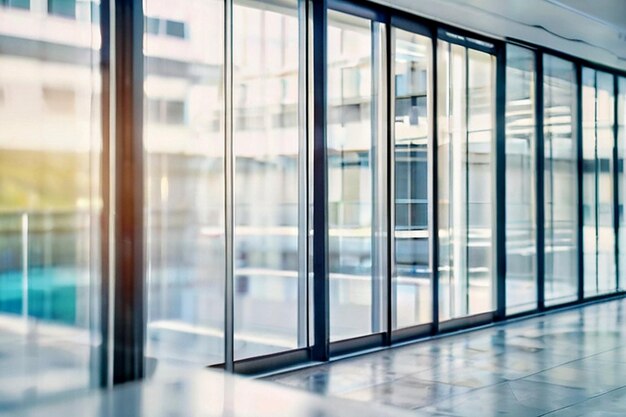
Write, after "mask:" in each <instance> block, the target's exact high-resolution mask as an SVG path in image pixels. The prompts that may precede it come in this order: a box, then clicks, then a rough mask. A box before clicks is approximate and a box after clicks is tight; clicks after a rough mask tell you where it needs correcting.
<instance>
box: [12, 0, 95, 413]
mask: <svg viewBox="0 0 626 417" xmlns="http://www.w3.org/2000/svg"><path fill="white" fill-rule="evenodd" d="M9 4H10V5H11V6H16V7H20V6H19V5H27V4H28V2H20V1H13V0H12V1H10V2H9ZM44 4H45V3H44ZM2 14H3V20H2V24H0V38H2V42H3V46H4V45H5V42H6V39H11V42H12V43H14V44H15V46H16V47H15V48H13V47H11V48H4V47H0V91H2V93H1V96H2V99H1V100H0V101H1V104H0V126H2V127H1V128H0V232H1V234H2V238H1V239H0V340H1V343H0V367H1V368H2V370H3V371H2V372H1V373H0V391H1V392H2V395H0V409H3V410H7V409H8V410H10V409H11V407H13V406H15V405H17V404H18V403H20V402H32V401H33V400H34V399H41V398H43V397H46V396H49V395H52V394H57V393H61V392H68V391H75V390H83V389H86V388H90V387H95V386H97V385H98V381H99V379H100V363H101V357H100V353H101V348H102V343H103V340H102V337H101V332H100V325H99V324H100V317H101V316H100V308H101V305H100V303H101V298H100V290H101V287H100V283H101V281H100V278H101V276H100V271H101V266H102V265H101V259H100V249H101V246H100V241H101V236H100V218H101V217H100V214H101V206H102V200H101V198H100V188H99V187H100V181H101V177H100V169H101V165H100V157H101V153H100V151H101V149H102V137H101V132H102V120H101V106H100V102H101V83H102V79H101V74H100V28H99V26H98V25H91V24H81V23H80V22H76V21H68V22H65V23H66V24H65V25H63V30H59V27H58V26H56V25H51V24H47V20H49V19H50V18H49V17H48V16H47V15H39V14H36V13H24V12H23V10H17V9H12V8H8V9H4V10H2ZM25 34H27V36H25ZM51 50H52V51H54V50H63V51H64V53H63V54H62V57H61V56H59V55H58V54H54V53H49V52H50V51H51ZM9 414H11V411H9ZM18 414H19V413H18Z"/></svg>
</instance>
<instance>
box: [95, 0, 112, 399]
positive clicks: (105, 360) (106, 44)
mask: <svg viewBox="0 0 626 417" xmlns="http://www.w3.org/2000/svg"><path fill="white" fill-rule="evenodd" d="M114 5H115V1H110V0H102V1H101V2H100V39H102V47H101V48H100V65H101V71H102V76H101V77H102V78H101V83H102V94H101V95H100V97H101V106H102V107H101V112H102V157H101V158H102V159H101V163H100V178H101V183H100V191H101V198H102V210H101V212H100V230H101V242H100V259H101V262H100V274H101V275H100V276H101V285H100V331H101V333H102V344H101V351H100V356H99V358H100V360H99V368H100V378H99V379H100V381H99V383H100V386H101V387H107V386H111V384H112V383H113V373H112V370H113V367H112V363H113V338H112V337H111V331H110V328H111V325H112V321H113V320H112V319H113V309H112V308H111V302H112V300H113V295H112V291H113V288H114V287H113V283H112V280H111V268H110V266H111V265H112V261H111V255H112V254H114V253H115V252H114V251H113V250H112V249H110V247H112V245H113V244H114V239H112V229H111V227H110V225H111V223H112V219H111V210H110V207H111V201H114V198H113V197H112V196H111V187H110V182H111V181H110V180H111V176H110V172H112V170H111V169H110V165H111V161H112V160H111V157H110V150H111V149H110V148H111V140H110V138H111V136H110V134H111V131H115V130H114V129H113V128H112V126H111V120H112V117H111V114H112V109H113V107H111V105H112V103H113V102H114V100H113V98H114V97H115V94H114V89H112V88H111V79H112V78H111V77H112V75H114V74H115V71H114V67H113V65H114V61H113V59H112V58H113V57H112V55H113V54H112V53H111V44H112V43H113V42H114V40H115V39H114V35H115V32H114V31H113V30H111V29H112V28H113V24H112V22H115V19H114V14H113V13H112V12H113V11H114V10H115V9H114ZM113 120H114V118H113Z"/></svg>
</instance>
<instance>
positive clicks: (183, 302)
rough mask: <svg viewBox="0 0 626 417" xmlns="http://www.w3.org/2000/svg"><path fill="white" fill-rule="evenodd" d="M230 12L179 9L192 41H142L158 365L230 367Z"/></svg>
mask: <svg viewBox="0 0 626 417" xmlns="http://www.w3.org/2000/svg"><path fill="white" fill-rule="evenodd" d="M144 7H145V12H146V14H149V15H151V16H169V15H171V14H172V4H171V3H170V2H162V1H159V0H147V1H146V2H145V5H144ZM223 7H224V6H223V2H222V1H220V0H209V1H203V2H186V1H181V2H177V3H176V16H177V18H180V20H181V21H182V20H184V21H185V22H186V24H188V25H190V29H191V30H190V33H192V34H193V36H190V37H189V38H188V39H179V38H173V37H165V36H158V37H157V36H146V37H145V43H144V52H145V55H146V58H145V61H144V69H145V81H144V91H145V104H144V112H145V117H144V144H145V161H144V169H145V174H144V175H145V204H146V219H145V222H146V237H145V238H146V274H147V287H146V291H147V299H148V301H147V303H148V305H147V335H146V355H147V356H148V357H151V358H156V359H158V360H176V361H183V362H192V363H198V364H203V365H207V364H214V363H220V362H223V361H224V352H223V350H224V347H223V346H224V342H223V332H224V324H223V322H224V265H225V264H224V262H225V261H224V257H225V255H224V247H225V243H224V153H223V152H224V133H223V126H224V109H223V103H224V99H223V85H224V82H223V71H224V65H223V60H224V51H223V44H224V37H223V33H224V10H223ZM146 29H147V30H150V27H149V26H148V27H147V28H146Z"/></svg>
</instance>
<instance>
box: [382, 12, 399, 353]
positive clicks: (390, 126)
mask: <svg viewBox="0 0 626 417" xmlns="http://www.w3.org/2000/svg"><path fill="white" fill-rule="evenodd" d="M386 26H387V30H386V32H385V33H386V35H387V36H386V38H385V43H386V51H385V52H386V53H385V57H384V59H385V60H386V63H385V64H386V68H387V71H386V72H387V80H386V81H387V82H386V86H387V95H386V100H387V101H386V106H387V118H386V119H387V120H386V121H385V122H386V123H387V142H386V143H387V182H386V184H387V202H386V204H387V241H386V244H387V256H388V258H387V266H386V274H387V277H386V281H385V284H386V286H387V317H386V318H387V329H386V340H385V344H386V345H391V343H392V334H393V323H394V320H393V316H394V310H395V309H396V303H394V302H393V301H394V300H395V297H393V291H394V285H393V278H394V276H395V274H394V271H395V263H396V259H395V253H396V251H395V247H394V246H395V234H396V225H395V219H396V216H395V210H396V205H395V197H396V189H395V185H396V184H395V169H396V166H395V151H396V142H395V134H394V133H395V126H394V120H393V119H392V118H395V109H394V105H395V96H396V89H395V82H394V80H395V63H394V62H392V59H393V58H394V57H395V45H394V41H395V33H394V32H393V31H394V29H393V28H392V27H391V24H390V23H386ZM392 48H394V50H392Z"/></svg>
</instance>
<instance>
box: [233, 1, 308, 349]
mask: <svg viewBox="0 0 626 417" xmlns="http://www.w3.org/2000/svg"><path fill="white" fill-rule="evenodd" d="M233 17H234V23H233V30H234V34H233V45H234V46H233V63H234V64H233V65H234V76H233V84H234V96H233V102H234V109H233V111H234V114H235V115H236V117H235V118H234V124H233V130H234V134H233V141H234V152H235V181H234V183H235V243H234V250H235V268H234V273H235V359H243V358H246V357H250V356H258V355H263V354H269V353H275V352H279V351H283V350H288V349H294V348H298V347H303V346H306V345H307V324H306V323H307V310H306V309H307V302H306V299H307V298H306V282H307V274H306V262H304V263H303V264H301V258H300V254H301V251H303V250H305V248H304V247H302V246H301V241H302V239H301V237H303V236H306V221H304V222H303V221H300V214H301V211H300V205H301V204H304V202H302V201H300V196H301V191H302V189H301V187H305V188H304V189H306V183H305V182H304V181H302V179H304V178H305V172H306V166H303V165H302V164H301V163H300V161H301V158H300V153H301V152H305V150H304V149H301V148H300V143H301V141H300V134H301V131H300V129H299V126H300V123H304V121H301V122H300V123H298V122H299V121H298V119H297V112H298V108H299V106H300V97H299V82H300V77H301V76H303V75H301V74H300V69H299V59H300V58H299V54H300V48H299V35H298V34H299V24H298V1H297V0H288V1H282V2H281V7H278V6H276V5H274V4H273V3H268V2H266V1H260V0H259V1H250V0H245V1H244V0H241V1H239V0H235V4H234V12H233ZM288 117H292V118H293V119H295V120H293V121H294V122H293V123H289V124H278V125H277V124H275V123H274V120H275V119H277V118H278V119H280V120H286V119H287V118H288Z"/></svg>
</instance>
